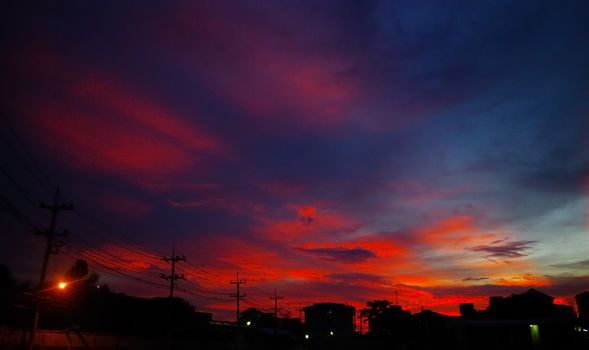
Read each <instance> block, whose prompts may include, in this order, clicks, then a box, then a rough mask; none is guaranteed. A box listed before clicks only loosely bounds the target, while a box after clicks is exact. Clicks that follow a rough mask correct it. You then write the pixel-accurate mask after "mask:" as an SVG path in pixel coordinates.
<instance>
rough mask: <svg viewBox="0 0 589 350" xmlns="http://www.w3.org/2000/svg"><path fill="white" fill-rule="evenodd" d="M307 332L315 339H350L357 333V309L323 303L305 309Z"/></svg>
mask: <svg viewBox="0 0 589 350" xmlns="http://www.w3.org/2000/svg"><path fill="white" fill-rule="evenodd" d="M303 311H304V312H305V332H306V333H307V334H308V335H309V336H310V337H313V338H317V337H348V336H352V335H354V333H355V327H354V324H355V316H356V308H354V307H353V306H350V305H345V304H336V303H322V304H313V305H312V306H307V307H304V308H303Z"/></svg>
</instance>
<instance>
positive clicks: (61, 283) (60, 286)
mask: <svg viewBox="0 0 589 350" xmlns="http://www.w3.org/2000/svg"><path fill="white" fill-rule="evenodd" d="M57 287H58V288H59V289H61V290H64V289H65V287H67V283H66V282H59V284H58V285H57Z"/></svg>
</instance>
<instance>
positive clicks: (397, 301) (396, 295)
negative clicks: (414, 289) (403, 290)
mask: <svg viewBox="0 0 589 350" xmlns="http://www.w3.org/2000/svg"><path fill="white" fill-rule="evenodd" d="M395 305H397V306H399V292H397V291H395Z"/></svg>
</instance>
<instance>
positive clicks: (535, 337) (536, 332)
mask: <svg viewBox="0 0 589 350" xmlns="http://www.w3.org/2000/svg"><path fill="white" fill-rule="evenodd" d="M530 335H531V336H532V344H534V346H537V345H540V327H538V325H537V324H531V325H530Z"/></svg>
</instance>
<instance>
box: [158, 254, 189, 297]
mask: <svg viewBox="0 0 589 350" xmlns="http://www.w3.org/2000/svg"><path fill="white" fill-rule="evenodd" d="M162 260H163V261H165V262H168V263H172V273H171V274H170V275H164V274H163V273H162V274H161V276H160V277H161V278H163V279H165V280H166V281H170V295H169V297H170V298H173V297H174V287H175V286H176V280H183V279H185V278H184V274H183V273H181V274H177V273H176V263H177V262H178V261H186V257H185V256H184V255H182V256H179V255H176V243H174V245H172V256H171V257H167V256H163V257H162Z"/></svg>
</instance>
